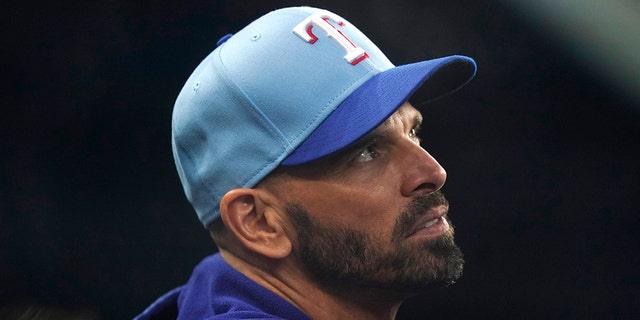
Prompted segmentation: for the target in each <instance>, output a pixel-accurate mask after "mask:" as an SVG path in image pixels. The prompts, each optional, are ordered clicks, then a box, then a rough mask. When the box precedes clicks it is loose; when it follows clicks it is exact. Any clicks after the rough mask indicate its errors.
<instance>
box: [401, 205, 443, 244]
mask: <svg viewBox="0 0 640 320" xmlns="http://www.w3.org/2000/svg"><path fill="white" fill-rule="evenodd" d="M448 210H449V208H448V207H447V206H445V205H442V206H437V207H434V208H431V209H429V210H427V212H425V214H424V215H422V216H421V217H420V218H419V219H418V220H417V221H416V222H415V223H414V224H413V227H412V228H411V231H410V232H409V234H408V236H407V238H412V239H413V238H421V239H422V238H426V239H433V238H437V237H439V236H441V235H443V234H445V233H446V232H447V231H449V229H450V226H449V223H448V222H447V219H445V215H446V214H447V211H448Z"/></svg>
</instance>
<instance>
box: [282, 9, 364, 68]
mask: <svg viewBox="0 0 640 320" xmlns="http://www.w3.org/2000/svg"><path fill="white" fill-rule="evenodd" d="M329 20H331V21H333V22H335V23H337V24H338V25H339V26H344V22H342V20H341V18H340V17H338V16H337V15H335V14H333V13H331V12H329V11H319V12H316V13H314V14H312V15H310V16H309V17H308V18H306V19H304V20H303V21H302V22H300V23H299V24H298V25H297V26H296V27H295V28H293V33H295V34H296V35H298V36H299V37H300V38H301V39H302V40H304V41H306V42H308V43H310V44H314V43H315V42H316V41H318V37H317V36H316V35H315V34H313V26H317V27H318V28H320V29H322V30H324V32H326V33H327V36H329V38H331V39H333V40H335V41H336V42H337V43H338V44H339V45H340V46H341V47H342V48H343V49H344V50H345V51H346V52H347V54H346V55H345V56H344V59H345V60H347V62H349V63H351V64H352V65H354V66H355V65H357V64H358V63H360V61H362V60H364V59H366V58H368V57H369V55H368V54H367V53H366V52H365V51H364V50H363V49H362V48H360V47H358V46H356V45H355V44H354V43H353V42H351V40H349V38H347V36H345V35H344V34H343V33H342V31H340V30H338V29H337V28H336V27H335V26H334V25H333V24H331V22H329Z"/></svg>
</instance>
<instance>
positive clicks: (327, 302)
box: [211, 103, 463, 319]
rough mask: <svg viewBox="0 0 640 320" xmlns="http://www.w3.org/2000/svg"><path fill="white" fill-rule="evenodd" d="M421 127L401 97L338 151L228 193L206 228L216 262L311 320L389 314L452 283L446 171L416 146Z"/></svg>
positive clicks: (455, 271) (456, 270)
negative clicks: (390, 111) (216, 253)
mask: <svg viewBox="0 0 640 320" xmlns="http://www.w3.org/2000/svg"><path fill="white" fill-rule="evenodd" d="M421 123H422V116H421V114H420V112H419V111H418V110H416V109H415V108H414V107H413V106H411V105H410V104H409V103H405V104H404V105H402V106H401V107H400V108H399V109H398V110H397V111H396V112H395V113H394V114H393V115H391V116H390V117H389V118H388V119H387V120H386V121H385V122H384V123H383V124H381V125H380V126H379V127H378V128H376V129H375V130H374V131H372V132H371V133H370V134H368V135H366V136H365V137H364V138H362V139H360V140H359V141H358V142H356V143H354V144H353V145H352V146H350V147H348V148H346V149H345V150H343V151H340V152H338V153H337V154H334V155H331V156H329V157H327V158H324V159H321V160H318V161H315V162H312V163H309V164H304V165H300V166H295V167H280V168H279V169H277V170H276V171H275V172H274V173H272V174H271V175H270V176H268V177H267V178H265V179H264V180H263V181H262V182H261V183H260V184H258V185H257V186H256V187H254V188H242V189H234V190H231V191H229V192H228V193H227V194H226V195H225V196H224V197H223V199H222V201H221V206H220V209H221V218H222V221H223V222H224V226H222V225H221V223H220V222H218V223H214V226H213V227H212V232H211V233H212V236H213V238H214V240H215V242H216V243H217V244H218V246H219V247H220V252H221V254H222V256H223V258H224V259H225V260H226V261H227V262H228V263H229V264H230V265H231V266H233V267H234V268H236V269H237V270H239V271H240V272H242V273H243V274H245V275H246V276H248V277H249V278H251V279H252V280H254V281H255V282H257V283H258V284H260V285H262V286H264V287H265V288H267V289H269V290H271V291H273V292H275V293H276V294H278V295H280V296H281V297H283V298H284V299H286V300H287V301H289V302H290V303H292V304H293V305H295V306H297V307H298V308H299V309H300V310H302V311H303V312H305V313H306V314H307V315H309V316H310V317H311V318H313V319H393V318H394V317H395V315H396V313H397V311H398V308H399V306H400V304H401V303H402V301H403V300H405V299H406V298H408V297H410V296H412V295H415V294H416V293H419V292H422V291H424V290H426V289H428V288H432V287H433V286H436V285H446V284H449V283H452V282H454V281H455V280H456V279H457V278H458V277H459V276H460V275H461V272H462V263H463V261H462V255H461V254H460V252H459V250H458V249H457V247H455V245H454V244H453V227H452V226H451V225H450V224H449V222H448V221H447V219H446V214H447V212H448V204H447V202H446V200H444V197H443V196H442V194H441V193H440V192H439V189H440V188H441V187H442V186H443V184H444V183H445V180H446V176H447V175H446V172H445V170H444V169H443V168H442V166H440V164H438V162H437V161H436V159H434V158H433V157H432V156H431V155H430V154H429V153H428V152H427V151H426V150H424V149H423V148H422V147H421V146H420V139H419V138H418V136H417V133H418V130H419V127H420V125H421ZM434 243H438V248H439V249H437V250H440V251H439V252H436V249H433V248H435V247H434V246H435V245H434ZM443 252H444V253H443ZM449 252H452V253H451V254H450V253H449ZM449 256H451V258H450V259H448V258H447V257H449Z"/></svg>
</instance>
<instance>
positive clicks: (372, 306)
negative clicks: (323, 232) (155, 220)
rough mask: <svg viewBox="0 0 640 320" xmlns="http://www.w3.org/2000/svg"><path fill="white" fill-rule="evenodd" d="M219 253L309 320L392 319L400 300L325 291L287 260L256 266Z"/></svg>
mask: <svg viewBox="0 0 640 320" xmlns="http://www.w3.org/2000/svg"><path fill="white" fill-rule="evenodd" d="M221 254H222V257H223V258H224V259H225V260H226V261H227V263H229V265H231V266H232V267H234V268H235V269H236V270H238V271H240V272H241V273H243V274H244V275H246V276H247V277H249V278H250V279H252V280H253V281H255V282H256V283H258V284H260V285H261V286H263V287H265V288H267V289H268V290H270V291H272V292H274V293H276V294H277V295H279V296H280V297H282V298H283V299H285V300H287V301H288V302H289V303H291V304H292V305H294V306H296V307H297V308H298V309H300V310H301V311H303V312H304V313H305V314H307V315H308V316H309V317H310V318H312V319H331V320H336V319H379V320H388V319H394V318H395V315H396V313H397V311H398V308H399V307H400V304H401V303H402V300H403V298H401V297H399V296H397V295H394V294H390V293H389V292H382V291H378V290H371V289H367V288H350V289H348V290H341V289H337V288H331V289H325V288H323V287H322V286H320V285H318V284H317V283H316V282H315V281H313V280H311V279H310V278H309V276H308V275H306V274H305V273H303V272H302V271H301V270H302V269H301V268H299V267H298V266H296V265H294V264H293V262H291V261H290V260H287V259H284V260H282V261H270V262H265V261H262V263H255V261H256V260H254V259H243V258H241V257H238V256H236V255H233V254H231V253H229V252H226V251H224V250H221ZM250 261H251V262H250ZM258 261H259V260H258Z"/></svg>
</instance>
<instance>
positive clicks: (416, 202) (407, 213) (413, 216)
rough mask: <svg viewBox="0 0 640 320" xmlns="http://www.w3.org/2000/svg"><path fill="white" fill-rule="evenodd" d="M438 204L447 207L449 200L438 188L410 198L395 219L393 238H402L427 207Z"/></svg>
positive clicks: (437, 205) (433, 206)
mask: <svg viewBox="0 0 640 320" xmlns="http://www.w3.org/2000/svg"><path fill="white" fill-rule="evenodd" d="M439 206H446V207H447V208H448V207H449V201H448V200H447V199H446V198H445V196H444V193H442V192H441V191H440V190H438V191H436V192H433V193H429V194H426V195H420V196H418V197H416V198H414V199H413V200H411V202H410V203H409V205H407V207H406V208H405V210H404V211H403V212H402V213H401V214H400V216H399V217H398V219H396V225H395V227H394V230H393V238H394V239H397V240H400V239H402V238H403V237H404V235H405V234H407V233H408V232H410V231H411V228H412V227H413V225H414V224H415V222H416V220H417V219H418V218H420V216H422V215H423V214H424V213H425V212H427V211H428V210H429V209H431V208H435V207H439ZM446 215H447V214H445V218H446Z"/></svg>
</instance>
